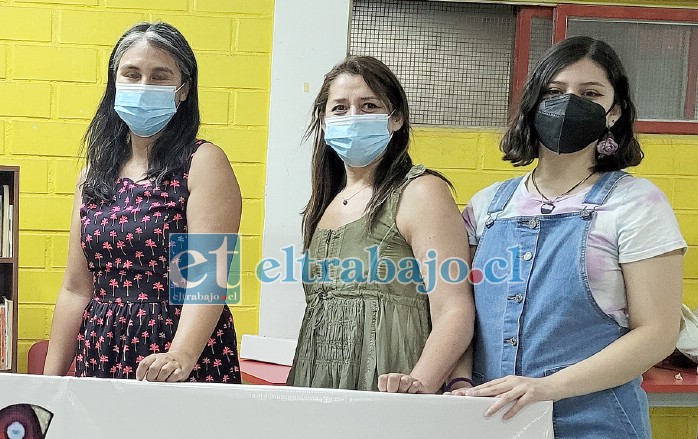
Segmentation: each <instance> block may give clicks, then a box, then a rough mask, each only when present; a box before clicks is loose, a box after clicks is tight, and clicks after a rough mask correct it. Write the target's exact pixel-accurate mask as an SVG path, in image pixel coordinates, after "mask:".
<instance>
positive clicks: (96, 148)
mask: <svg viewBox="0 0 698 439" xmlns="http://www.w3.org/2000/svg"><path fill="white" fill-rule="evenodd" d="M141 40H145V41H147V42H148V44H150V45H151V46H153V47H156V48H158V49H161V50H164V51H165V52H167V53H168V54H170V55H171V56H172V57H173V58H174V59H175V60H176V62H177V65H178V67H179V71H180V73H181V76H182V84H184V83H186V82H188V83H189V92H188V93H187V99H186V100H185V101H182V102H180V104H179V107H178V108H177V113H175V115H174V117H173V118H172V120H171V121H170V122H169V124H168V125H167V126H166V127H165V129H164V130H163V132H162V135H161V136H160V137H159V138H158V139H157V140H156V141H155V143H154V144H153V146H152V148H151V150H150V153H149V154H150V156H149V158H148V171H147V172H146V178H148V179H149V180H153V181H154V182H155V184H156V185H157V184H160V182H161V181H162V180H163V179H165V178H167V177H168V176H170V175H172V174H173V173H175V172H177V171H179V170H181V169H182V168H184V167H185V166H186V165H187V163H188V160H189V157H190V156H191V154H192V152H193V151H194V148H195V146H194V143H195V141H196V134H197V132H198V131H199V123H200V116H199V96H198V91H197V88H198V68H197V65H196V58H195V57H194V52H193V51H192V49H191V47H190V46H189V43H187V40H186V39H185V38H184V36H183V35H182V34H181V33H180V32H179V31H178V30H177V29H175V28H174V27H173V26H171V25H169V24H167V23H139V24H137V25H135V26H133V27H132V28H131V29H129V30H127V31H126V32H125V33H124V34H123V35H122V36H121V38H119V41H118V42H117V43H116V45H115V46H114V49H113V50H112V52H111V56H110V57H109V67H108V74H107V88H106V90H105V91H104V96H103V97H102V101H101V102H100V103H99V107H98V108H97V113H96V114H95V117H94V118H93V119H92V121H91V122H90V125H89V127H88V128H87V132H86V133H85V137H84V138H83V150H86V154H85V155H86V161H87V174H86V177H85V184H84V186H83V194H84V195H85V196H86V197H87V198H89V199H94V200H109V199H111V198H112V196H113V195H114V193H115V192H114V191H115V187H114V182H115V181H116V179H117V178H118V177H119V172H120V171H121V167H122V166H123V164H124V163H125V162H126V160H128V158H130V156H131V145H130V136H129V128H128V126H127V125H126V123H125V122H124V121H123V120H121V118H120V117H119V115H118V114H117V113H116V111H114V98H115V96H116V85H115V82H116V72H117V70H118V68H119V62H120V61H121V57H122V56H123V54H124V53H125V52H126V51H127V50H128V49H129V48H131V47H132V46H133V45H134V44H135V43H137V42H139V41H141Z"/></svg>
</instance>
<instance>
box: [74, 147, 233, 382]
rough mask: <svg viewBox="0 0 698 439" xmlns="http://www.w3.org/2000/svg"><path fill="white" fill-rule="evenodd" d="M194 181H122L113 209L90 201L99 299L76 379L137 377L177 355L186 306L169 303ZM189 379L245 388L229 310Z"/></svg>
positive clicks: (83, 212) (86, 237)
mask: <svg viewBox="0 0 698 439" xmlns="http://www.w3.org/2000/svg"><path fill="white" fill-rule="evenodd" d="M201 143H202V142H198V144H201ZM187 177H188V175H187V173H186V172H183V173H180V174H179V175H174V176H172V177H171V178H170V179H168V180H166V181H163V182H162V185H160V186H153V184H152V183H151V182H143V183H136V182H134V181H133V180H131V179H128V178H120V179H118V180H117V181H116V182H115V184H116V195H115V196H114V197H113V198H112V201H111V202H110V203H108V202H92V201H90V200H88V199H86V198H85V197H83V202H82V204H81V206H80V220H81V222H82V233H81V245H82V249H83V252H84V254H85V257H86V258H87V263H88V266H89V269H90V271H91V272H92V275H93V278H94V296H93V298H92V300H91V301H90V303H89V305H87V307H86V308H85V311H84V314H83V322H82V326H81V328H80V332H79V334H78V350H77V354H76V361H75V375H76V376H89V377H103V378H135V376H136V368H137V367H138V363H139V362H140V361H141V360H142V359H143V358H145V357H147V356H148V355H150V354H153V353H158V352H167V350H168V349H169V348H170V344H171V342H172V339H173V338H174V336H175V333H176V331H177V325H178V323H179V317H180V314H181V310H182V307H181V306H177V305H170V304H169V302H168V295H169V282H168V271H169V265H168V242H169V234H170V233H176V232H186V231H187V217H186V207H187V199H188V197H189V191H188V190H187ZM189 380H190V381H205V382H217V383H240V368H239V363H238V357H237V339H236V335H235V328H234V326H233V317H232V315H231V313H230V309H228V306H227V305H226V306H225V308H224V309H223V311H222V313H221V316H220V319H219V321H218V324H217V325H216V328H215V329H214V331H213V333H212V334H211V337H210V338H209V340H208V343H207V344H206V347H205V348H204V350H203V352H202V354H201V356H200V357H199V360H198V362H197V363H196V365H195V366H194V369H193V371H192V373H191V375H190V376H189Z"/></svg>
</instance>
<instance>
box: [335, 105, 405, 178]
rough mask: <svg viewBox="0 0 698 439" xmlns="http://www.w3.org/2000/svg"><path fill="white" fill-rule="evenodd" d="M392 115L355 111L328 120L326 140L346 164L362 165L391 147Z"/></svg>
mask: <svg viewBox="0 0 698 439" xmlns="http://www.w3.org/2000/svg"><path fill="white" fill-rule="evenodd" d="M389 118H390V115H389V114H352V115H348V116H334V117H328V118H326V119H325V143H327V144H328V145H329V146H330V147H332V149H333V150H334V152H336V153H337V155H338V156H339V158H341V159H342V160H343V161H344V163H346V164H347V165H348V166H351V167H354V168H363V167H364V166H368V165H370V164H371V163H373V161H374V160H376V159H377V158H378V157H379V156H380V155H381V154H383V153H384V152H385V150H386V149H387V148H388V143H390V138H391V137H392V133H391V132H390V130H389V129H388V119H389Z"/></svg>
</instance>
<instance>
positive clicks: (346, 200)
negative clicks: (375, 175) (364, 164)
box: [342, 184, 371, 206]
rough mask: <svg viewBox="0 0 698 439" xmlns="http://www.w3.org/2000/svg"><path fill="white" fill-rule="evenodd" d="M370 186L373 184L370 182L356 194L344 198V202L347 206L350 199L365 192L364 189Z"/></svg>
mask: <svg viewBox="0 0 698 439" xmlns="http://www.w3.org/2000/svg"><path fill="white" fill-rule="evenodd" d="M369 186H371V185H370V184H369V185H367V186H364V187H362V188H361V189H359V191H358V192H356V193H354V195H352V196H351V197H349V198H342V204H343V205H345V206H346V205H347V204H349V200H351V199H352V198H354V197H355V196H357V195H359V193H360V192H363V191H364V189H366V188H367V187H369Z"/></svg>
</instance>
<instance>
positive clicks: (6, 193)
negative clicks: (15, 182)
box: [1, 184, 11, 258]
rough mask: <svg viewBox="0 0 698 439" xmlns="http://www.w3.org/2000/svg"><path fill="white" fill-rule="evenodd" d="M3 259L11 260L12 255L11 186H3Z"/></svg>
mask: <svg viewBox="0 0 698 439" xmlns="http://www.w3.org/2000/svg"><path fill="white" fill-rule="evenodd" d="M1 255H2V257H3V258H9V257H10V256H11V253H10V186H9V185H7V184H3V185H2V253H1Z"/></svg>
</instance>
